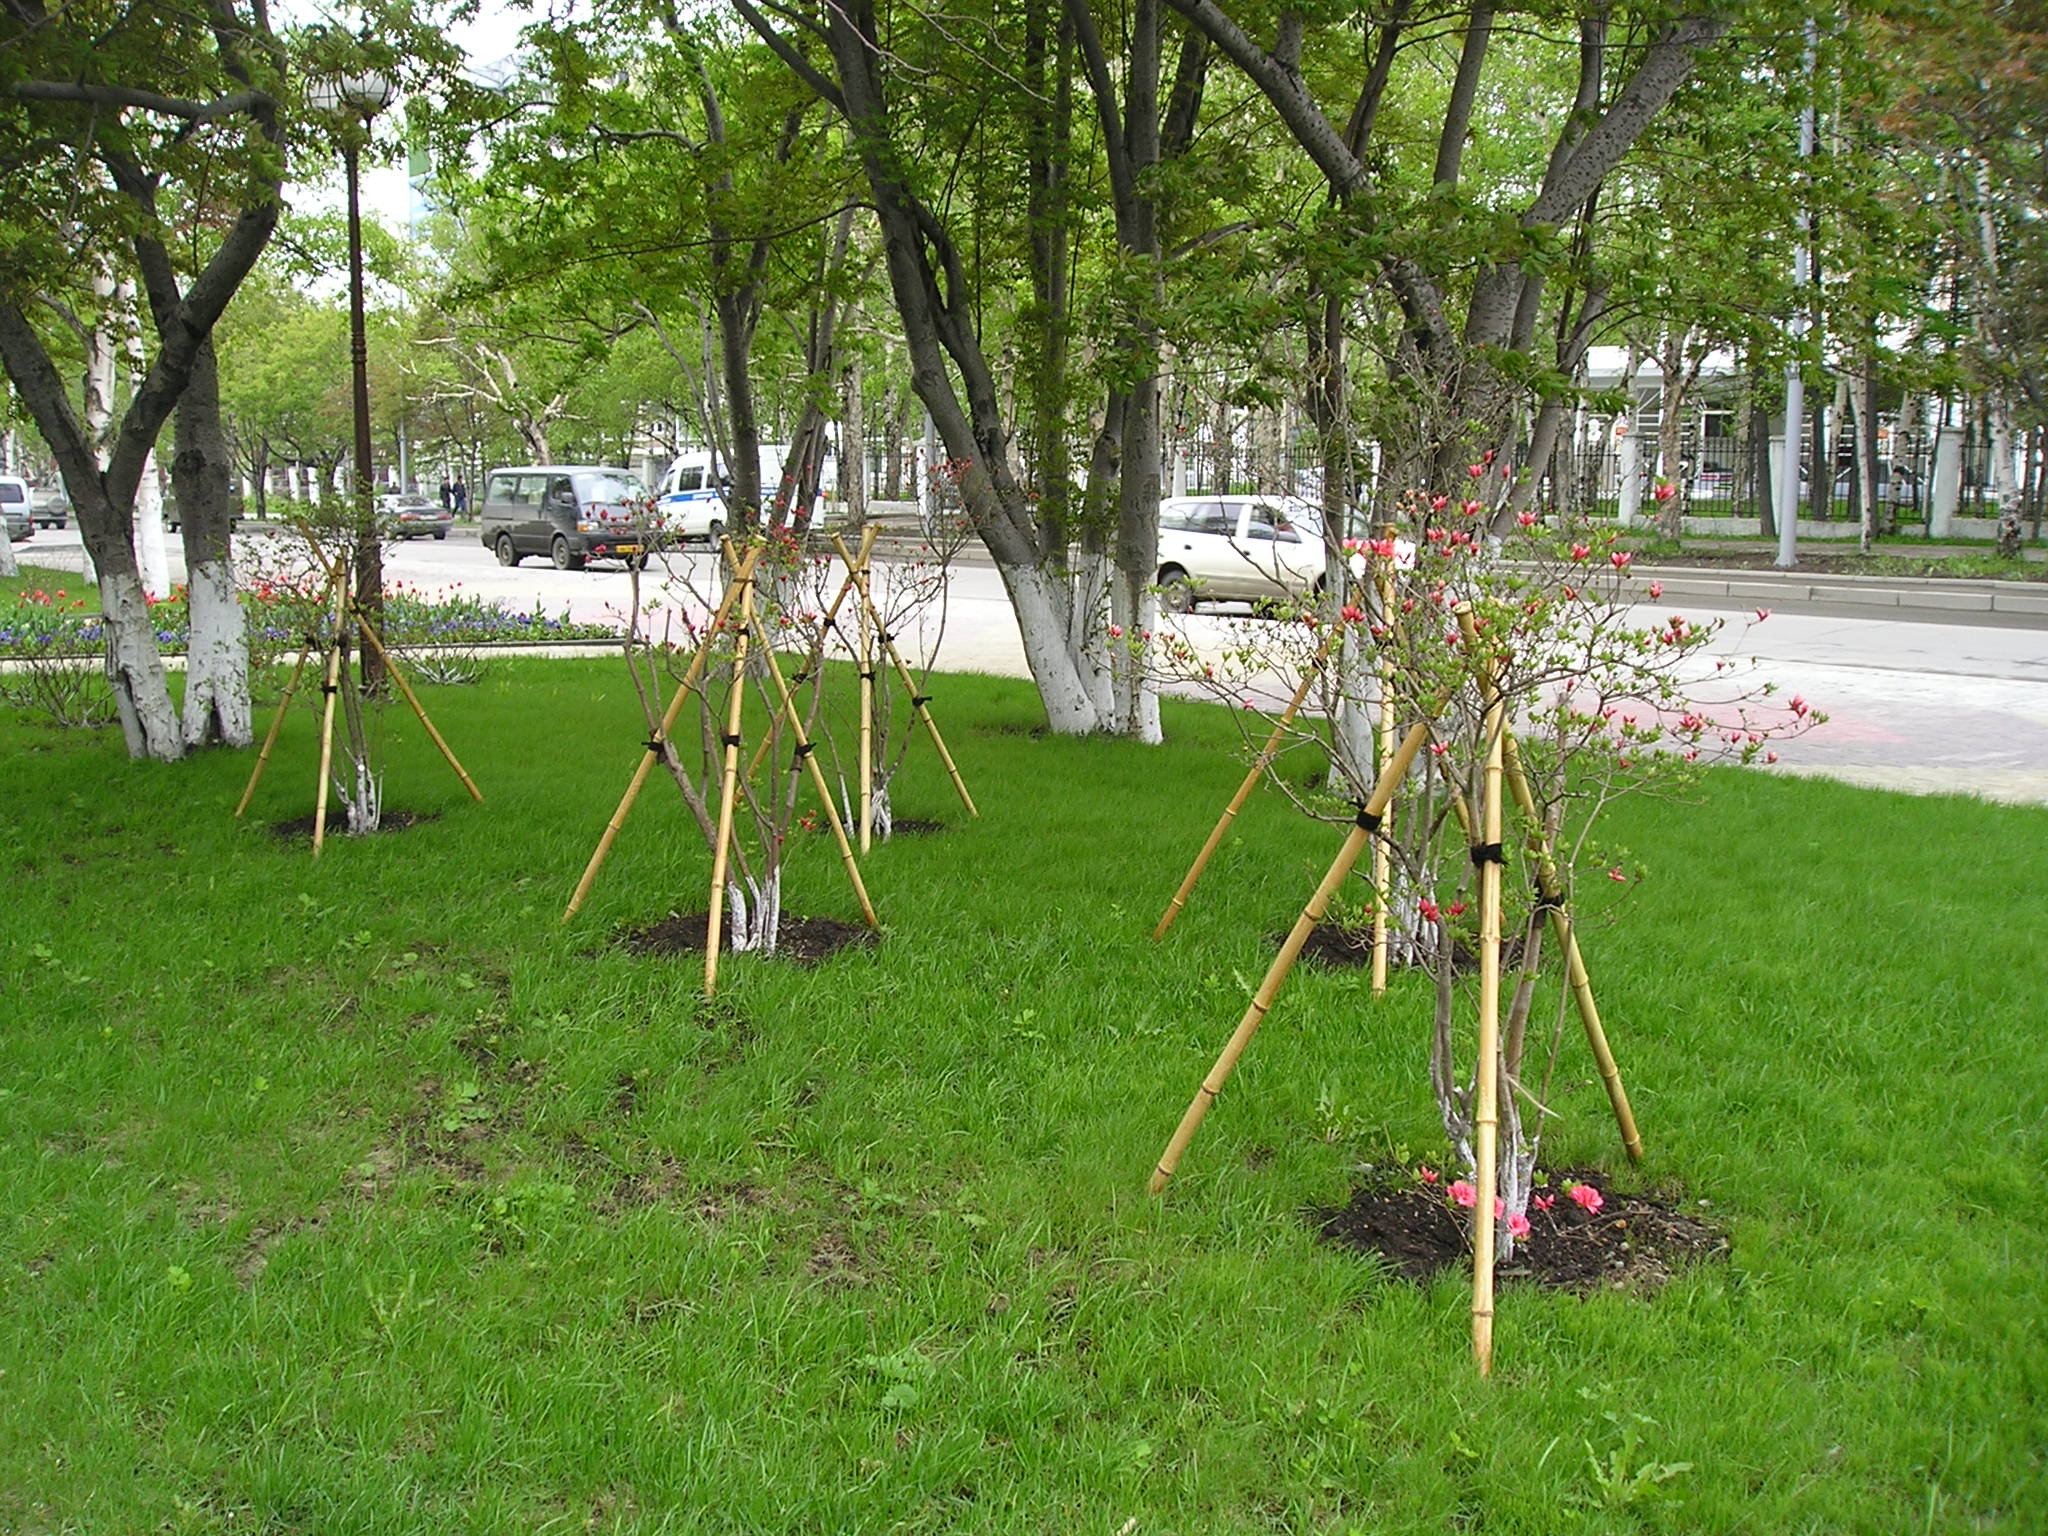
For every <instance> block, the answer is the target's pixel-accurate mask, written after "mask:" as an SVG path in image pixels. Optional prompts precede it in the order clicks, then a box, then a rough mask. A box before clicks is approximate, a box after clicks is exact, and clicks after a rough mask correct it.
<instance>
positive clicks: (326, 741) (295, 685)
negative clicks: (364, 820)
mask: <svg viewBox="0 0 2048 1536" xmlns="http://www.w3.org/2000/svg"><path fill="white" fill-rule="evenodd" d="M309 542H310V536H309ZM312 548H313V553H314V556H315V558H317V559H318V560H319V561H320V564H321V567H322V569H324V570H325V571H326V572H327V592H331V593H334V594H335V595H336V601H335V628H334V635H333V637H332V639H331V641H330V643H329V645H328V666H327V671H326V685H325V686H326V695H327V699H326V705H325V708H324V711H323V719H322V721H321V731H320V737H321V740H320V803H319V807H318V809H317V810H316V811H315V812H314V816H313V853H314V856H315V857H318V855H319V853H320V849H321V847H322V846H323V845H324V844H325V842H326V834H327V779H328V773H329V771H330V770H331V768H332V767H333V762H334V696H335V694H336V692H337V691H338V690H339V687H340V683H341V668H340V654H341V639H342V634H343V627H344V625H345V624H346V623H347V622H348V621H350V620H353V621H354V623H355V627H356V633H357V634H358V635H360V636H361V637H362V639H363V642H364V643H365V644H366V645H368V646H370V647H371V648H372V649H373V650H375V651H376V653H377V655H378V656H379V657H380V658H381V659H382V660H383V662H384V671H385V674H386V675H387V676H388V677H390V679H391V680H392V681H393V682H394V683H396V684H397V685H398V691H399V692H400V693H402V694H403V695H404V696H405V702H406V703H407V704H409V705H411V706H412V712H413V713H414V714H415V715H417V716H419V721H420V724H421V725H423V726H424V727H426V732H427V735H428V736H430V737H431V738H432V739H433V742H434V745H435V746H436V747H438V748H440V750H441V756H443V757H444V758H446V759H447V760H448V766H449V767H451V768H453V769H454V770H455V776H456V777H457V778H459V779H461V780H462V787H463V788H464V789H466V790H468V791H469V795H470V798H471V799H472V800H475V801H476V802H478V803H479V804H481V803H482V802H483V798H484V792H483V791H482V790H480V789H478V788H477V787H476V780H474V779H472V778H471V777H470V776H469V774H468V772H467V771H466V770H465V769H464V768H463V766H462V763H461V761H460V760H459V759H457V757H456V756H455V752H454V749H453V748H451V747H450V746H449V745H448V743H447V741H446V739H445V738H443V736H442V735H441V733H440V731H438V730H436V729H435V728H434V722H433V720H432V719H430V718H429V717H428V715H427V710H426V706H425V705H424V704H422V703H420V699H419V695H418V694H416V693H414V692H413V691H412V685H411V684H410V683H408V682H407V681H406V680H405V674H404V673H403V672H402V671H400V670H399V666H398V663H397V662H396V661H394V660H393V659H392V656H391V653H390V652H389V651H387V650H385V649H384V642H383V641H382V640H381V639H379V638H378V635H377V630H376V626H375V625H373V624H372V623H371V622H370V619H369V615H368V614H366V613H364V612H363V610H362V607H361V605H360V604H358V603H356V602H355V601H354V600H353V598H351V597H350V596H349V593H348V564H347V562H346V561H345V560H344V561H337V562H336V563H335V564H333V565H331V566H330V565H328V564H327V557H326V556H325V555H324V554H322V553H321V552H320V548H319V546H318V545H317V544H314V545H313V546H312ZM320 603H321V606H322V607H323V608H324V607H326V605H327V593H322V594H321V598H320ZM309 643H310V641H309ZM305 670H306V652H305V651H304V650H303V649H302V650H301V651H300V652H299V659H298V661H297V662H296V663H295V664H294V665H293V667H292V676H291V681H290V682H289V683H287V684H285V690H284V697H283V698H282V699H280V700H279V701H278V705H277V713H276V714H275V715H274V716H272V717H271V721H270V730H269V731H268V732H267V733H266V734H265V736H264V738H263V749H262V750H261V751H260V752H258V753H257V754H256V766H255V767H254V768H253V769H252V770H250V773H249V782H248V784H247V785H246V786H244V787H243V790H242V798H241V801H240V803H239V804H237V805H236V806H235V815H236V816H237V817H238V818H239V817H240V816H241V814H242V813H243V812H244V811H246V810H248V808H249V802H250V801H251V800H252V799H253V798H254V797H255V794H256V786H257V785H258V784H259V783H261V782H262V779H263V770H264V769H265V768H266V767H267V766H268V765H269V763H270V751H271V748H272V747H274V746H275V745H276V744H277V738H278V733H279V732H280V731H281V730H282V729H283V727H284V717H285V714H286V712H287V711H288V710H289V709H290V708H291V704H292V699H293V697H294V696H295V695H296V694H297V693H298V691H299V679H300V678H301V677H302V676H303V675H304V673H305Z"/></svg>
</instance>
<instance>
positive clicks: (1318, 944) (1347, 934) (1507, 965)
mask: <svg viewBox="0 0 2048 1536" xmlns="http://www.w3.org/2000/svg"><path fill="white" fill-rule="evenodd" d="M1286 942H1287V935H1285V934H1284V933H1283V934H1275V935H1274V936H1273V938H1272V943H1273V945H1274V947H1276V948H1277V947H1279V946H1280V945H1281V944H1284V943H1286ZM1301 958H1302V959H1304V960H1320V961H1322V962H1323V964H1325V965H1334V966H1339V967H1350V968H1363V967H1366V966H1369V965H1371V964H1372V929H1370V928H1350V927H1345V926H1343V925H1341V924H1338V923H1317V924H1316V925H1315V927H1313V928H1311V929H1310V930H1309V934H1308V941H1307V942H1306V943H1304V944H1303V945H1302V946H1301ZM1521 963H1522V940H1521V938H1520V937H1519V936H1517V935H1508V936H1505V937H1503V938H1502V939H1501V942H1500V969H1501V974H1502V975H1503V976H1505V975H1506V974H1507V973H1508V972H1510V971H1512V970H1514V969H1515V967H1517V966H1518V965H1520V964H1521ZM1403 968H1404V967H1403V966H1402V964H1401V963H1400V962H1399V961H1393V960H1391V959H1390V962H1389V969H1391V970H1396V971H1398V970H1401V969H1403ZM1451 968H1452V970H1453V971H1454V972H1455V973H1456V974H1458V975H1460V976H1464V975H1467V974H1470V973H1474V972H1477V971H1478V969H1479V952H1478V951H1477V950H1475V949H1473V948H1472V946H1471V945H1469V944H1466V943H1463V942H1460V943H1459V944H1458V946H1457V948H1456V949H1455V950H1454V951H1453V952H1452V955H1451Z"/></svg>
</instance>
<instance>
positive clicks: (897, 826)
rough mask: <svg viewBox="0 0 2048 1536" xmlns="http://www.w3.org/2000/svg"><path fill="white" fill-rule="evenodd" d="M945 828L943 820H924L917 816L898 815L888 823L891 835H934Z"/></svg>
mask: <svg viewBox="0 0 2048 1536" xmlns="http://www.w3.org/2000/svg"><path fill="white" fill-rule="evenodd" d="M945 830H946V824H945V823H944V822H943V821H925V820H923V819H922V818H920V817H917V816H899V817H897V818H896V819H895V820H894V821H892V822H891V823H889V835H890V836H891V837H936V836H937V835H938V834H939V833H941V832H943V831H945Z"/></svg>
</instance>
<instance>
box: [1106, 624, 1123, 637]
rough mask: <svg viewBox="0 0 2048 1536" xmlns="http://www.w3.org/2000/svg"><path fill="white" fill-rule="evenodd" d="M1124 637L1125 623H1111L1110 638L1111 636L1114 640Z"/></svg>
mask: <svg viewBox="0 0 2048 1536" xmlns="http://www.w3.org/2000/svg"><path fill="white" fill-rule="evenodd" d="M1123 637H1124V627H1123V625H1121V624H1112V625H1110V626H1109V638H1110V639H1112V640H1121V639H1123Z"/></svg>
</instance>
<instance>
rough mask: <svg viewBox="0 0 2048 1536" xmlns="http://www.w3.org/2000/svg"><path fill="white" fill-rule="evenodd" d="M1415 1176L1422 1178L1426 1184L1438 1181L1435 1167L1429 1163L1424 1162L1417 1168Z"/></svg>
mask: <svg viewBox="0 0 2048 1536" xmlns="http://www.w3.org/2000/svg"><path fill="white" fill-rule="evenodd" d="M1415 1177H1417V1178H1418V1179H1420V1180H1422V1182H1423V1183H1425V1184H1434V1183H1435V1182H1436V1181H1437V1178H1438V1174H1437V1171H1436V1170H1435V1169H1434V1168H1432V1167H1430V1166H1429V1164H1427V1163H1423V1164H1421V1165H1420V1166H1419V1167H1417V1168H1416V1170H1415Z"/></svg>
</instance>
